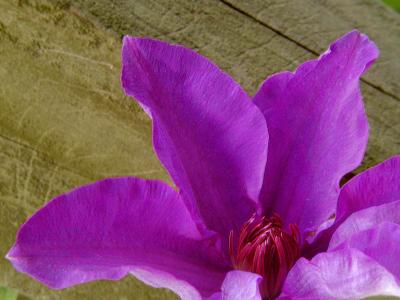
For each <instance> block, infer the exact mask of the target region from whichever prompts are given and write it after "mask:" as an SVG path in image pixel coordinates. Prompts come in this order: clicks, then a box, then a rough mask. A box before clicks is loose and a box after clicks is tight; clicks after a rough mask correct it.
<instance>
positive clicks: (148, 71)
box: [7, 31, 400, 300]
mask: <svg viewBox="0 0 400 300" xmlns="http://www.w3.org/2000/svg"><path fill="white" fill-rule="evenodd" d="M377 56H378V50H377V48H376V46H375V45H374V43H372V42H371V41H370V40H369V39H368V38H367V37H366V36H365V35H363V34H361V33H359V32H357V31H352V32H350V33H348V34H347V35H345V36H344V37H342V38H340V39H339V40H338V41H336V42H335V43H333V44H332V45H331V46H330V48H329V50H328V51H327V52H325V53H324V54H323V55H322V56H321V57H320V58H319V59H316V60H311V61H308V62H306V63H304V64H302V65H301V66H300V67H299V68H298V69H297V70H296V71H295V72H294V73H292V72H283V73H279V74H275V75H273V76H271V77H269V78H268V79H267V80H266V81H265V82H264V83H263V84H262V86H261V88H260V90H259V91H258V92H257V93H256V95H255V97H254V99H253V100H252V101H251V99H250V98H249V97H248V96H247V95H246V93H245V92H244V91H243V90H242V89H241V88H240V86H239V85H238V84H237V83H235V82H234V81H233V80H232V79H231V78H230V77H229V76H228V75H227V74H225V73H224V72H222V71H221V70H220V69H218V67H217V66H215V65H214V64H212V63H211V62H209V61H208V60H207V59H206V58H204V57H202V56H200V55H198V54H196V53H195V52H193V51H191V50H188V49H186V48H184V47H181V46H175V45H169V44H167V43H164V42H160V41H155V40H151V39H144V38H133V37H129V36H126V37H125V38H124V40H123V48H122V64H123V66H122V85H123V88H124V90H125V92H126V94H127V95H129V96H132V97H134V98H135V99H137V101H138V102H139V103H140V105H141V106H142V107H143V108H144V110H145V111H146V112H147V113H148V115H149V116H150V118H152V120H153V141H154V149H155V151H156V153H157V155H158V157H159V159H160V161H161V162H162V164H163V165H164V166H165V168H166V169H167V170H168V172H169V174H170V175H171V177H172V179H173V181H174V183H175V184H176V187H177V189H174V188H172V187H170V186H168V185H167V184H165V183H162V182H160V181H156V180H142V179H138V178H133V177H123V178H108V179H105V180H101V181H99V182H96V183H92V184H89V185H86V186H83V187H80V188H77V189H75V190H73V191H71V192H69V193H67V194H64V195H61V196H59V197H57V198H55V199H53V200H52V201H50V202H49V203H48V204H47V205H45V206H44V207H43V208H41V209H40V210H39V211H38V212H36V213H35V214H34V215H33V216H32V217H31V218H30V219H29V220H28V221H27V222H26V223H25V224H24V225H23V226H22V227H21V228H20V230H19V232H18V236H17V240H16V243H15V245H14V246H13V247H12V248H11V250H10V251H9V253H8V255H7V257H8V259H9V260H10V261H11V263H12V264H13V265H14V267H15V268H16V269H17V270H18V271H20V272H24V273H27V274H28V275H30V276H32V277H33V278H35V279H36V280H38V281H40V282H42V283H44V284H45V285H47V286H49V287H51V288H56V289H60V288H66V287H70V286H73V285H76V284H81V283H84V282H88V281H92V280H99V279H108V280H118V279H120V278H122V277H124V276H125V275H127V274H132V275H133V276H135V277H136V278H138V279H140V280H142V281H143V282H145V283H147V284H149V285H151V286H153V287H165V288H168V289H171V290H172V291H174V292H175V293H176V294H178V295H179V296H180V297H181V298H182V299H213V300H217V299H229V300H233V299H238V300H239V299H251V300H255V299H276V298H279V299H359V298H363V297H367V296H373V295H392V296H400V264H399V263H398V260H399V259H400V184H399V183H400V157H399V156H397V157H393V158H391V159H389V160H387V161H385V162H383V163H381V164H379V165H377V166H375V167H373V168H371V169H369V170H367V171H365V172H363V173H361V174H359V175H358V176H356V177H354V178H352V179H351V180H350V181H348V182H347V183H346V184H345V185H344V186H343V187H340V185H339V182H340V180H341V178H342V177H343V176H344V175H345V174H346V173H348V172H350V171H352V170H353V169H355V168H356V167H357V166H358V165H359V164H360V163H361V161H362V158H363V155H364V152H365V148H366V145H367V138H368V124H367V118H366V115H365V111H364V106H363V103H362V99H361V93H360V87H359V80H360V76H361V75H362V74H363V73H364V72H365V71H366V69H367V68H368V67H369V66H370V65H371V63H372V62H373V61H374V60H375V59H376V58H377ZM267 124H268V130H267ZM267 152H268V153H267ZM267 157H268V159H267Z"/></svg>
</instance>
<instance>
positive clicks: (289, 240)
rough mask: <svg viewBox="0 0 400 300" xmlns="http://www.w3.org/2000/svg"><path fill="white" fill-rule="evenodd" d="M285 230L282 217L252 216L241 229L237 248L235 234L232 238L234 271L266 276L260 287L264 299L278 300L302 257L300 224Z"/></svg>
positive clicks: (231, 248) (230, 244)
mask: <svg viewBox="0 0 400 300" xmlns="http://www.w3.org/2000/svg"><path fill="white" fill-rule="evenodd" d="M289 229H290V233H289V232H286V231H284V229H283V228H282V219H281V218H280V217H279V215H276V214H275V215H273V216H272V217H270V218H267V217H257V216H255V215H253V216H252V217H251V218H250V219H249V220H248V221H247V222H246V223H244V225H243V226H242V228H241V230H240V234H239V239H238V241H237V248H236V251H235V248H234V244H235V241H234V233H233V231H231V233H230V235H229V252H230V256H231V259H232V264H233V266H234V268H235V269H238V270H243V271H249V272H253V273H258V274H260V275H261V276H263V280H262V283H261V286H260V291H261V295H262V296H263V298H264V299H275V298H276V297H277V296H278V295H279V293H280V291H281V288H282V285H283V283H284V281H285V278H286V275H287V273H288V272H289V270H290V268H291V267H292V266H293V265H294V264H295V262H296V261H297V259H298V258H299V257H300V233H299V229H298V227H297V225H294V224H290V225H289Z"/></svg>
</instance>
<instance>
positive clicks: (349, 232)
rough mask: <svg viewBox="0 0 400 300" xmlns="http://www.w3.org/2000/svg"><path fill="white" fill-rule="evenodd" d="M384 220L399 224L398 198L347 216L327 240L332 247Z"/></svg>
mask: <svg viewBox="0 0 400 300" xmlns="http://www.w3.org/2000/svg"><path fill="white" fill-rule="evenodd" d="M384 222H391V223H395V224H400V200H399V201H394V202H391V203H387V204H382V205H379V206H372V207H369V208H366V209H363V210H360V211H358V212H355V213H354V214H352V215H351V216H350V217H348V218H347V219H346V220H345V221H344V222H343V223H342V224H341V225H340V226H339V227H338V228H337V229H336V231H335V232H334V234H333V235H332V237H331V240H330V242H329V248H330V249H332V248H334V247H336V246H338V245H339V244H341V243H343V242H344V241H346V240H348V239H350V238H351V237H352V236H353V235H354V234H358V233H359V232H361V231H364V230H369V229H371V228H374V227H376V226H378V225H379V224H381V223H384Z"/></svg>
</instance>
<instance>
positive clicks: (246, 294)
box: [221, 270, 262, 300]
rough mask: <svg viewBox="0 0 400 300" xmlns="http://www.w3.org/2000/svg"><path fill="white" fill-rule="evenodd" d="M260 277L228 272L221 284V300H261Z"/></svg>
mask: <svg viewBox="0 0 400 300" xmlns="http://www.w3.org/2000/svg"><path fill="white" fill-rule="evenodd" d="M261 280H262V277H261V276H260V275H258V274H255V273H250V272H243V271H237V270H235V271H230V272H229V273H228V274H226V277H225V280H224V282H223V283H222V287H221V290H222V293H221V295H222V297H221V299H222V300H244V299H246V300H261V299H262V297H261V294H260V289H259V284H260V282H261Z"/></svg>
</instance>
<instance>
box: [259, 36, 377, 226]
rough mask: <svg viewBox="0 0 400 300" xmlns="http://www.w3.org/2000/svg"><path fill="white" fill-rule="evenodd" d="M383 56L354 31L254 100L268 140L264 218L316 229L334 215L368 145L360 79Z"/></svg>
mask: <svg viewBox="0 0 400 300" xmlns="http://www.w3.org/2000/svg"><path fill="white" fill-rule="evenodd" d="M377 56H378V50H377V48H376V46H375V45H374V44H373V43H372V42H371V41H369V40H368V38H367V37H366V36H365V35H363V34H361V33H359V32H357V31H352V32H350V33H348V34H347V35H345V36H344V37H342V38H340V39H339V40H338V41H336V42H335V43H333V44H332V45H331V46H330V48H329V50H328V51H327V52H326V53H325V54H323V55H322V56H321V57H320V58H319V59H318V60H313V61H309V62H306V63H305V64H303V65H301V66H300V67H299V68H298V69H297V70H296V72H294V73H290V72H284V73H280V74H277V75H274V76H272V77H270V78H268V79H267V80H266V81H265V82H264V84H263V85H262V86H261V88H260V90H259V91H258V93H257V94H256V96H255V98H254V102H255V104H256V105H257V106H258V107H259V108H260V109H261V111H262V112H263V114H264V116H265V118H266V120H267V124H268V130H269V134H270V140H269V142H270V144H269V152H268V162H267V166H266V171H265V179H264V185H263V188H262V191H261V200H262V201H263V205H264V210H265V212H267V213H269V214H271V213H274V212H277V213H279V214H280V215H281V216H283V219H284V220H285V221H286V222H287V223H297V224H298V225H299V227H300V229H301V230H303V231H304V230H305V229H307V228H315V227H317V226H319V225H320V224H321V223H322V222H324V221H325V220H327V219H328V218H329V216H331V215H332V214H333V213H334V211H335V206H336V201H337V197H338V192H339V181H340V179H341V178H342V176H343V175H344V174H346V173H347V172H349V171H351V170H353V169H354V168H356V167H357V166H358V165H359V164H360V162H361V160H362V158H363V155H364V151H365V147H366V144H367V138H368V124H367V118H366V115H365V111H364V107H363V103H362V100H361V93H360V89H359V79H360V76H361V75H362V74H363V72H364V71H365V70H366V68H367V67H368V66H369V65H370V64H371V62H373V61H374V60H375V59H376V58H377Z"/></svg>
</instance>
